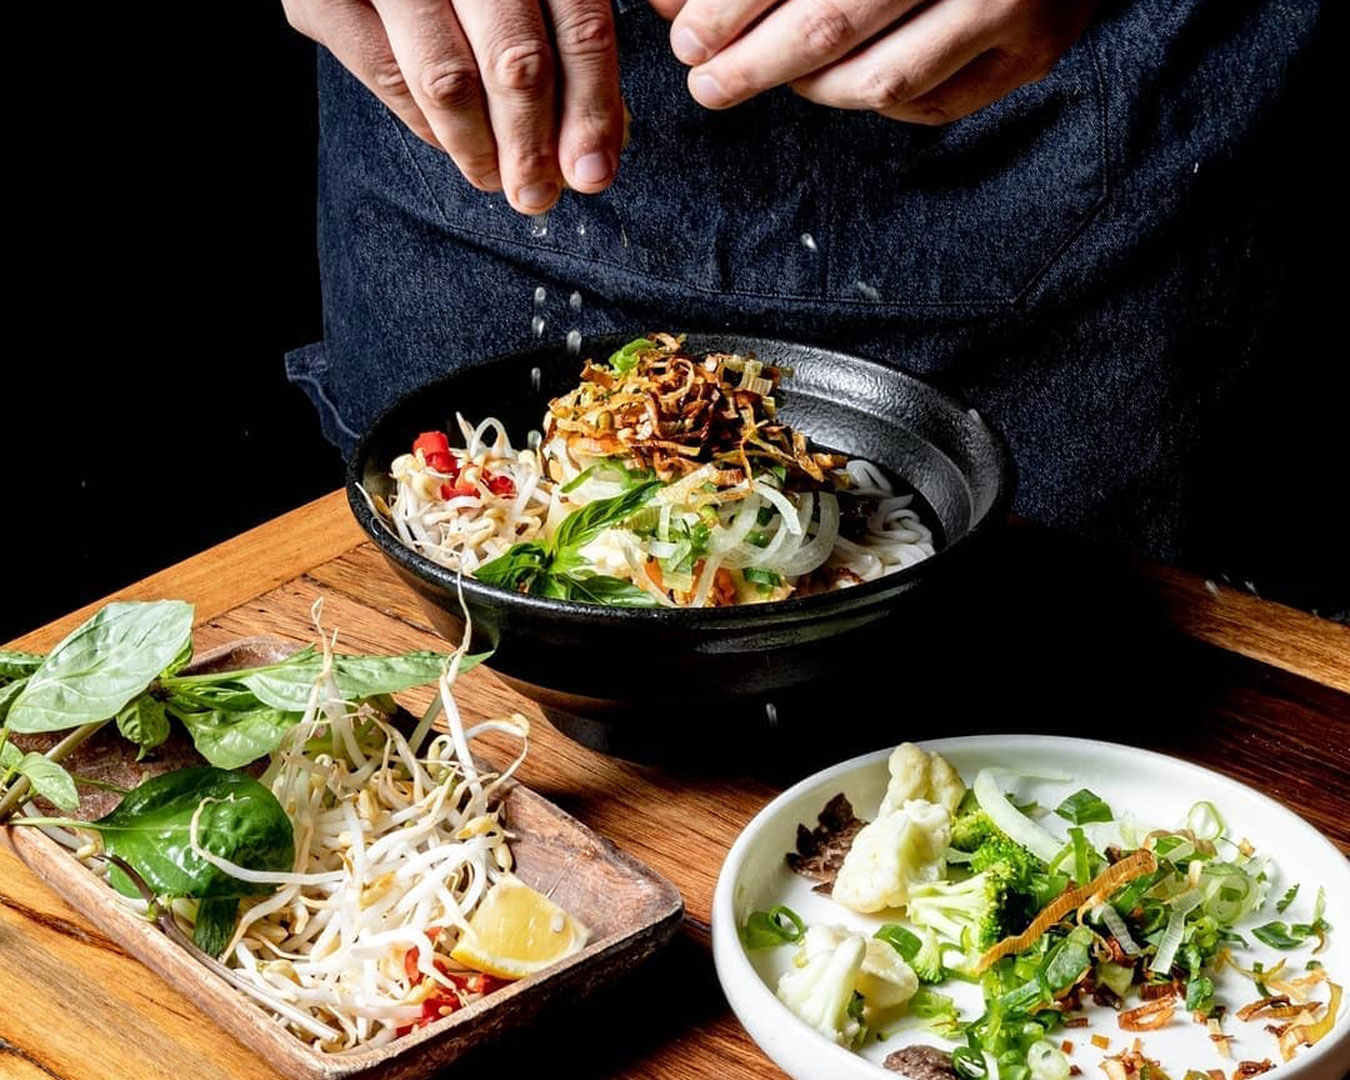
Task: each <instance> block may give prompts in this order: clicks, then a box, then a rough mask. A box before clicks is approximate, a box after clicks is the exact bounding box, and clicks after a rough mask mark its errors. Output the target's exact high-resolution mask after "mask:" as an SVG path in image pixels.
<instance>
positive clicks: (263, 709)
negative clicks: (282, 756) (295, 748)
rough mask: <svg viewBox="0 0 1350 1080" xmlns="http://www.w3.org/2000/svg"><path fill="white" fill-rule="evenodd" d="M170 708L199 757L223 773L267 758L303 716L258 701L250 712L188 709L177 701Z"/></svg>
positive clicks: (172, 701) (172, 702)
mask: <svg viewBox="0 0 1350 1080" xmlns="http://www.w3.org/2000/svg"><path fill="white" fill-rule="evenodd" d="M169 707H170V709H172V711H173V714H174V715H175V716H177V717H178V719H179V720H181V721H182V723H183V726H184V727H185V728H186V729H187V731H188V734H190V735H191V736H192V744H193V745H194V746H195V747H196V748H197V753H199V754H201V756H202V757H204V758H205V759H206V760H207V761H209V762H210V763H211V764H212V765H214V766H216V767H217V768H220V769H238V768H241V767H242V766H244V765H247V764H249V763H250V762H252V761H257V760H258V759H259V758H261V757H266V756H267V755H268V754H270V753H272V752H273V751H274V750H276V748H277V747H278V746H280V745H281V740H282V739H283V738H284V737H285V735H286V732H288V731H290V730H291V728H293V727H294V726H295V725H296V724H297V723H299V721H300V717H301V716H302V715H303V714H302V713H301V712H289V711H286V710H284V709H274V708H272V707H271V706H270V705H264V704H262V703H261V702H257V701H256V699H255V705H254V708H252V709H249V710H237V709H236V710H226V709H195V708H185V707H183V705H182V703H180V702H176V701H174V700H171V701H170V703H169Z"/></svg>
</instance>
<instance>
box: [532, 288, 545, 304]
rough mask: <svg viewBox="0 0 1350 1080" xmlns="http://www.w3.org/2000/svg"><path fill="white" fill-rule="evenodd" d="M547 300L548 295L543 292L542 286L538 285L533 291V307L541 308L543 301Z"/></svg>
mask: <svg viewBox="0 0 1350 1080" xmlns="http://www.w3.org/2000/svg"><path fill="white" fill-rule="evenodd" d="M547 299H548V293H547V292H546V291H545V290H544V287H543V286H542V285H540V286H539V287H538V288H537V289H535V290H534V306H535V307H543V306H544V301H545V300H547Z"/></svg>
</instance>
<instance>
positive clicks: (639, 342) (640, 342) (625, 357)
mask: <svg viewBox="0 0 1350 1080" xmlns="http://www.w3.org/2000/svg"><path fill="white" fill-rule="evenodd" d="M655 348H656V342H654V341H648V340H647V339H646V338H637V339H636V340H634V341H630V342H629V343H628V344H627V345H625V346H624V347H623V348H621V349H617V350H615V351H614V352H612V353H610V355H609V366H610V369H611V370H612V371H613V372H614V373H615V374H616V375H626V374H628V372H630V371H632V370H633V368H635V367H637V362H638V357H639V356H641V355H642V354H643V353H644V352H650V351H651V350H652V349H655Z"/></svg>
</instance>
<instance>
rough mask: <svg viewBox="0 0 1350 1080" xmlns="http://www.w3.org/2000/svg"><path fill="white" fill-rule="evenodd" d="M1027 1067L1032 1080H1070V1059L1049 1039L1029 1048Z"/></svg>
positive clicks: (1035, 1043)
mask: <svg viewBox="0 0 1350 1080" xmlns="http://www.w3.org/2000/svg"><path fill="white" fill-rule="evenodd" d="M1027 1067H1028V1068H1029V1069H1030V1070H1031V1080H1068V1078H1069V1059H1068V1058H1067V1057H1065V1055H1064V1051H1063V1050H1061V1049H1060V1048H1059V1047H1058V1046H1056V1045H1055V1044H1054V1043H1052V1042H1050V1041H1049V1040H1048V1039H1041V1040H1039V1041H1037V1042H1034V1043H1032V1044H1031V1045H1030V1046H1029V1047H1027Z"/></svg>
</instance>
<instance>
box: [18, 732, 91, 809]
mask: <svg viewBox="0 0 1350 1080" xmlns="http://www.w3.org/2000/svg"><path fill="white" fill-rule="evenodd" d="M14 755H18V759H17V760H15V757H14ZM0 764H3V766H4V767H5V769H6V770H9V769H11V768H12V769H14V770H15V771H16V772H18V773H19V775H21V776H26V777H28V782H29V783H30V784H31V785H32V786H33V791H34V792H35V793H36V794H38V795H41V796H42V797H43V798H44V799H46V800H47V801H48V802H49V803H51V804H52V805H53V806H59V807H60V808H61V809H62V810H77V809H79V806H80V795H79V792H77V791H76V790H75V781H74V780H73V779H71V776H70V773H68V772H66V770H65V769H64V768H62V767H61V766H60V765H58V764H57V763H56V762H55V761H52V759H51V758H49V757H45V756H44V755H42V754H19V751H18V748H17V747H15V746H12V745H11V744H9V743H6V744H5V745H4V748H3V749H0Z"/></svg>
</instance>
